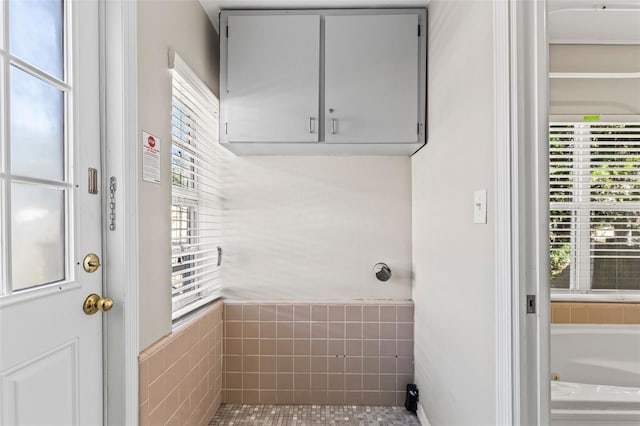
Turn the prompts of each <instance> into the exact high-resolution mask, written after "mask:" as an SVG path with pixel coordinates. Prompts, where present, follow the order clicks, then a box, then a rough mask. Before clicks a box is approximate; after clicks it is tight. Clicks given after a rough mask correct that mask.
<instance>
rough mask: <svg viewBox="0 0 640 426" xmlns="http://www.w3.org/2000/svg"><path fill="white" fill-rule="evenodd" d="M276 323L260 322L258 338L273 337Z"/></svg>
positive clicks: (274, 336)
mask: <svg viewBox="0 0 640 426" xmlns="http://www.w3.org/2000/svg"><path fill="white" fill-rule="evenodd" d="M276 336H277V334H276V323H275V322H263V321H261V322H260V338H261V339H275V338H276Z"/></svg>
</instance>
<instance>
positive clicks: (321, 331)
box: [311, 322, 329, 339]
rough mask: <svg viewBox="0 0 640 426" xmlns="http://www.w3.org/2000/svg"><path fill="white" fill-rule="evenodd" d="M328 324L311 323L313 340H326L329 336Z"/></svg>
mask: <svg viewBox="0 0 640 426" xmlns="http://www.w3.org/2000/svg"><path fill="white" fill-rule="evenodd" d="M328 329H329V326H328V323H326V322H312V323H311V338H313V339H326V338H327V336H328V334H327V333H328Z"/></svg>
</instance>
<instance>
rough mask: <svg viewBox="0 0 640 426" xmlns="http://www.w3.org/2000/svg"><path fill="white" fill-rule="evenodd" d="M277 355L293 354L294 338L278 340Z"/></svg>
mask: <svg viewBox="0 0 640 426" xmlns="http://www.w3.org/2000/svg"><path fill="white" fill-rule="evenodd" d="M276 348H277V355H279V356H281V355H286V356H290V355H293V339H278V340H276Z"/></svg>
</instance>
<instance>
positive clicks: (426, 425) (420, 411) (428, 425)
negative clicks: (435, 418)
mask: <svg viewBox="0 0 640 426" xmlns="http://www.w3.org/2000/svg"><path fill="white" fill-rule="evenodd" d="M418 420H420V424H421V425H422V426H431V423H429V419H427V414H426V413H425V412H424V409H423V408H422V404H418Z"/></svg>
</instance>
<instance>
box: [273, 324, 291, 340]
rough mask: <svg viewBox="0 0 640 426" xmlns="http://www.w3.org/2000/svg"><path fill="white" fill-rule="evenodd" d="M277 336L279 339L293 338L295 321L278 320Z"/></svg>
mask: <svg viewBox="0 0 640 426" xmlns="http://www.w3.org/2000/svg"><path fill="white" fill-rule="evenodd" d="M276 330H277V331H276V333H277V334H276V337H277V338H278V339H291V338H293V323H292V322H278V323H277V326H276Z"/></svg>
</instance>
